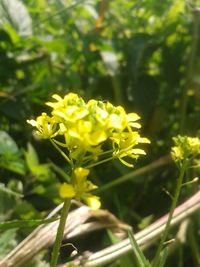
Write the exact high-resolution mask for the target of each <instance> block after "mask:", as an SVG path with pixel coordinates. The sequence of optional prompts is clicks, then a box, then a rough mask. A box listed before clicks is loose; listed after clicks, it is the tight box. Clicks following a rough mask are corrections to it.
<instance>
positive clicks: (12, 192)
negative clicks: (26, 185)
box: [0, 183, 23, 198]
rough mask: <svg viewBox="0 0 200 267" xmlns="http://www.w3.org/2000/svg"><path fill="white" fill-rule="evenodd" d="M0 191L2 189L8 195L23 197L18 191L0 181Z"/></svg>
mask: <svg viewBox="0 0 200 267" xmlns="http://www.w3.org/2000/svg"><path fill="white" fill-rule="evenodd" d="M0 191H3V192H5V193H7V194H9V195H13V196H16V197H20V198H21V197H23V195H22V194H20V193H18V192H14V191H13V190H11V189H9V188H7V187H5V185H4V184H3V183H0Z"/></svg>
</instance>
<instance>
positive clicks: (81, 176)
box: [60, 167, 101, 209]
mask: <svg viewBox="0 0 200 267" xmlns="http://www.w3.org/2000/svg"><path fill="white" fill-rule="evenodd" d="M88 174H89V170H88V169H85V168H81V167H79V168H76V169H75V170H74V176H75V179H74V184H73V185H71V184H67V183H64V184H62V185H61V186H60V196H61V197H63V198H76V199H78V200H83V201H84V202H86V203H87V204H88V205H89V206H90V207H91V208H92V209H98V208H100V206H101V202H100V200H99V197H97V196H93V195H92V194H91V193H89V191H91V190H93V189H95V188H97V186H96V185H94V184H93V183H92V182H90V181H88V180H87V176H88Z"/></svg>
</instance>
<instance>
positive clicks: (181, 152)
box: [171, 135, 200, 162]
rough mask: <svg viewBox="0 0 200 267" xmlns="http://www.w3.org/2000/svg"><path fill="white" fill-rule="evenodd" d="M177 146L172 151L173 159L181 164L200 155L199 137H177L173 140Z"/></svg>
mask: <svg viewBox="0 0 200 267" xmlns="http://www.w3.org/2000/svg"><path fill="white" fill-rule="evenodd" d="M173 140H174V143H175V146H174V147H172V149H171V155H172V158H173V159H174V160H175V161H177V162H181V161H183V160H190V159H191V158H195V157H196V156H199V155H200V139H199V138H198V137H189V136H180V135H179V136H177V137H174V138H173Z"/></svg>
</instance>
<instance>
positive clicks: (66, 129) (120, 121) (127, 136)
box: [28, 93, 149, 166]
mask: <svg viewBox="0 0 200 267" xmlns="http://www.w3.org/2000/svg"><path fill="white" fill-rule="evenodd" d="M53 98H54V99H55V102H47V103H46V104H47V105H48V106H50V107H51V108H52V112H51V116H48V115H47V114H46V113H42V115H41V116H39V117H38V118H37V119H36V120H30V121H28V122H29V123H30V124H31V125H32V126H34V127H36V128H37V131H36V132H37V134H38V135H39V136H41V137H42V138H53V139H54V140H55V141H56V142H57V144H58V145H60V146H62V147H65V148H67V149H68V153H69V157H70V158H71V159H73V160H77V159H78V158H79V156H80V154H81V153H83V154H85V155H86V154H87V155H88V154H91V155H92V158H93V159H94V158H98V156H99V154H102V153H103V152H102V147H104V146H103V144H104V143H105V142H106V141H108V143H109V142H110V143H111V144H110V146H111V147H113V151H112V152H111V155H110V157H111V156H112V155H113V157H117V158H119V159H120V160H121V161H122V162H123V163H124V164H126V163H125V161H124V158H125V157H130V158H137V157H138V156H139V155H141V154H145V152H144V151H143V150H142V149H140V148H138V147H136V146H137V145H139V144H140V143H148V142H149V141H148V140H147V139H145V138H141V136H140V134H139V132H138V129H139V128H140V127H141V125H140V124H139V123H138V120H139V118H140V117H139V116H138V115H137V114H136V113H128V114H127V113H126V112H125V110H124V108H123V107H121V106H114V105H112V104H111V103H110V102H103V101H97V100H94V99H91V100H89V101H88V102H85V101H84V100H83V99H82V98H81V97H80V96H78V95H77V94H74V93H69V94H67V95H65V96H64V97H63V98H62V97H61V96H59V95H57V94H55V95H53ZM57 135H59V140H57V139H55V137H57ZM95 154H96V156H95ZM122 159H123V160H122ZM126 165H127V166H128V165H129V166H132V165H131V164H126Z"/></svg>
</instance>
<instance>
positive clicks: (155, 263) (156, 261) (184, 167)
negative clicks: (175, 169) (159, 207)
mask: <svg viewBox="0 0 200 267" xmlns="http://www.w3.org/2000/svg"><path fill="white" fill-rule="evenodd" d="M186 170H187V160H185V161H184V162H183V165H182V168H181V170H180V175H179V177H178V179H177V185H176V189H175V193H174V197H173V200H172V205H171V208H170V211H169V216H168V219H167V222H166V226H165V230H164V233H163V235H162V237H161V241H160V244H159V246H158V248H157V251H156V255H155V257H154V260H153V263H152V267H157V266H159V261H160V253H161V251H162V249H163V247H164V243H165V241H166V238H167V235H168V233H169V230H170V225H171V221H172V218H173V214H174V211H175V208H176V205H177V202H178V198H179V195H180V192H181V187H182V184H183V178H184V175H185V172H186Z"/></svg>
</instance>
